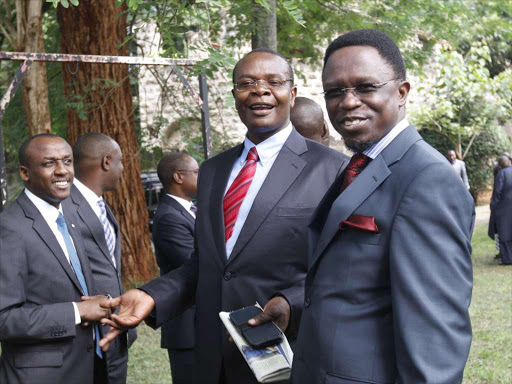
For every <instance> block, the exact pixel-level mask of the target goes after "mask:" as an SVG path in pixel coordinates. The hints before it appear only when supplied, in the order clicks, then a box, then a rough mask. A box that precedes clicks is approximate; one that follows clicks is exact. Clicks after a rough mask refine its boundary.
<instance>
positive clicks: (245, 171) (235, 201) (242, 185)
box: [223, 147, 258, 241]
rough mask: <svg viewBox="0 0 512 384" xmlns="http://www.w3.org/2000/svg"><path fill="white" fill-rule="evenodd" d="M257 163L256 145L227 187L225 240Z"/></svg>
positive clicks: (227, 237) (228, 235)
mask: <svg viewBox="0 0 512 384" xmlns="http://www.w3.org/2000/svg"><path fill="white" fill-rule="evenodd" d="M257 163H258V152H257V151H256V147H252V148H251V149H250V150H249V154H248V155H247V162H246V163H245V165H244V167H243V168H242V169H241V170H240V173H238V175H237V176H236V178H235V180H234V181H233V184H231V187H229V189H228V191H227V193H226V196H224V202H223V208H224V231H225V235H226V241H228V240H229V238H230V237H231V235H232V234H233V228H234V227H235V223H236V218H237V217H238V212H239V211H240V206H241V205H242V202H243V201H244V198H245V195H247V191H248V190H249V187H250V186H251V183H252V179H253V178H254V174H255V173H256V165H257Z"/></svg>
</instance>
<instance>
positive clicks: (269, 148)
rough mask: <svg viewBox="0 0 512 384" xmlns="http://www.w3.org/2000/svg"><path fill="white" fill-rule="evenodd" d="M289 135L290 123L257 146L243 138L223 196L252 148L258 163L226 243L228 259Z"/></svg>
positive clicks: (290, 131)
mask: <svg viewBox="0 0 512 384" xmlns="http://www.w3.org/2000/svg"><path fill="white" fill-rule="evenodd" d="M290 133H292V123H291V122H290V123H289V124H288V125H287V126H286V128H284V129H282V130H281V131H279V132H277V133H276V134H275V135H272V136H270V137H269V138H268V139H267V140H265V141H262V142H261V143H259V144H258V145H256V144H254V143H253V142H252V141H251V140H249V138H248V137H247V136H246V137H245V141H244V149H243V151H242V154H241V155H240V156H239V157H238V159H237V160H236V161H235V164H234V165H233V169H232V170H231V175H230V176H229V180H228V184H227V187H226V190H225V191H224V196H225V195H226V192H227V191H228V190H229V187H231V184H233V181H235V178H236V177H237V176H238V173H239V172H240V170H241V169H242V168H243V166H244V165H245V163H246V162H247V154H248V153H249V150H250V149H251V148H252V147H256V151H257V152H258V162H257V163H256V173H255V174H254V179H253V180H252V183H251V186H250V187H249V190H248V191H247V194H246V195H245V198H244V201H243V202H242V204H241V206H240V211H238V216H237V218H236V222H235V226H234V228H233V234H232V235H231V237H230V238H229V240H228V241H227V242H226V256H227V258H228V259H229V257H230V256H231V252H232V251H233V248H234V247H235V244H236V241H237V240H238V236H239V235H240V232H241V231H242V228H243V226H244V224H245V220H246V219H247V216H248V215H249V211H250V210H251V207H252V204H253V202H254V199H255V198H256V195H257V194H258V192H259V190H260V188H261V186H262V185H263V182H264V181H265V179H266V178H267V175H268V173H269V172H270V169H271V168H272V165H273V164H274V161H276V158H277V155H278V154H279V151H280V150H281V148H282V147H283V145H284V143H285V141H286V140H287V139H288V136H290Z"/></svg>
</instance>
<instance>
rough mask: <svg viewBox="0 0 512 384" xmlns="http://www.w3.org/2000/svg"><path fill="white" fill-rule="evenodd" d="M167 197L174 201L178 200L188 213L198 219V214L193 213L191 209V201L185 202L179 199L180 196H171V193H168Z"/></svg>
mask: <svg viewBox="0 0 512 384" xmlns="http://www.w3.org/2000/svg"><path fill="white" fill-rule="evenodd" d="M166 195H167V196H169V197H172V198H173V199H174V200H176V201H177V202H178V203H180V205H181V206H182V207H183V208H185V209H186V210H187V212H188V213H190V215H192V217H193V218H194V219H195V218H196V213H195V212H193V211H191V210H190V208H191V207H192V202H191V201H188V200H185V199H183V198H181V197H178V196H174V195H171V194H170V193H166Z"/></svg>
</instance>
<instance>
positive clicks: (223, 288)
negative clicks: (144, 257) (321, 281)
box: [142, 130, 347, 384]
mask: <svg viewBox="0 0 512 384" xmlns="http://www.w3.org/2000/svg"><path fill="white" fill-rule="evenodd" d="M241 151H242V145H239V146H236V147H234V148H232V149H230V150H228V151H226V152H224V153H222V154H220V155H218V156H216V157H214V158H212V159H210V160H207V161H205V162H204V163H203V164H202V165H201V169H200V172H199V188H198V189H199V193H198V199H197V201H198V215H197V219H196V242H195V247H196V251H195V252H194V255H193V256H192V258H191V260H190V261H189V262H187V263H185V264H184V265H183V266H182V267H180V268H178V269H177V270H174V271H171V272H169V273H168V274H166V275H164V276H162V277H160V278H158V279H156V280H154V281H152V282H150V283H148V284H147V285H145V286H144V287H143V288H142V289H144V290H145V291H146V292H148V293H149V294H150V295H151V296H152V297H153V298H154V299H155V303H156V311H155V314H156V319H155V322H154V324H153V325H154V326H158V325H161V324H163V323H164V322H165V321H167V320H168V319H169V318H170V317H171V316H172V315H174V314H176V313H180V312H183V311H184V310H185V309H186V308H188V307H190V306H191V305H192V304H194V303H195V304H196V324H195V325H196V340H197V347H196V357H197V360H198V363H199V364H200V366H201V370H200V372H199V375H198V376H199V377H198V381H197V382H198V383H201V384H209V383H212V384H218V383H219V377H220V375H221V367H223V369H224V373H223V374H224V379H225V381H224V382H225V383H228V384H240V383H244V384H245V383H256V379H255V378H254V375H253V374H252V372H251V371H250V369H249V367H248V365H247V363H246V362H245V360H244V359H243V357H242V356H241V354H240V352H239V351H238V349H237V348H236V346H235V344H234V343H230V342H229V341H228V336H227V335H226V330H225V329H224V328H223V326H222V324H221V321H220V318H219V312H221V311H233V310H235V309H240V308H242V307H246V306H250V305H254V303H255V302H256V301H257V302H259V303H260V304H261V305H265V304H266V303H267V301H268V300H269V299H270V298H272V297H273V296H274V295H275V294H276V293H280V294H282V295H283V296H284V297H285V298H286V299H287V300H288V302H289V303H290V306H291V320H290V325H289V327H288V330H287V334H288V336H289V338H290V340H291V342H292V344H293V341H294V340H295V337H296V332H297V328H298V325H299V320H300V316H301V312H302V303H303V297H304V277H305V275H306V262H307V261H306V256H307V255H306V229H307V223H308V222H309V219H310V217H311V215H312V213H313V211H314V210H315V207H316V206H317V205H318V203H319V201H320V199H321V197H322V196H323V194H324V192H325V191H326V189H327V188H328V186H329V185H330V184H331V183H332V181H333V180H334V179H335V178H336V175H337V174H338V173H339V172H340V170H341V167H342V166H343V164H344V162H346V158H347V157H346V156H345V155H342V154H340V153H338V152H336V151H333V150H332V149H329V148H327V147H325V146H323V145H321V144H318V143H316V142H313V141H310V140H307V139H304V138H303V137H302V136H300V135H299V134H298V133H297V132H296V131H295V130H293V131H292V133H291V134H290V136H289V137H288V139H287V141H286V142H285V144H284V146H283V147H282V149H281V151H280V152H279V154H278V156H277V158H276V160H275V162H274V164H273V166H272V169H271V170H270V172H269V174H268V175H267V177H266V179H265V182H264V183H263V185H262V187H261V189H260V191H259V193H258V195H257V196H256V199H255V200H254V203H253V205H252V208H251V210H250V213H249V215H248V217H247V220H246V222H245V225H244V227H243V228H242V231H241V233H240V236H239V237H238V240H237V242H236V244H235V246H234V248H233V251H232V253H231V256H230V258H229V260H228V259H227V258H226V246H225V237H224V217H223V210H222V201H223V198H224V192H225V190H226V186H227V182H228V179H229V176H230V173H231V169H232V167H233V164H234V162H235V161H236V159H237V157H238V156H239V155H240V153H241Z"/></svg>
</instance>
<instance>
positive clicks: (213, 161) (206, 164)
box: [201, 144, 243, 169]
mask: <svg viewBox="0 0 512 384" xmlns="http://www.w3.org/2000/svg"><path fill="white" fill-rule="evenodd" d="M242 145H243V144H238V145H235V146H234V147H232V148H230V149H228V150H226V151H224V152H221V153H219V154H217V155H215V156H213V157H211V158H209V159H207V160H205V161H203V162H202V164H201V168H202V169H203V168H210V167H215V166H216V165H217V164H218V163H219V162H223V161H224V160H225V159H226V158H231V157H233V156H234V154H235V153H236V152H240V151H241V148H242ZM235 157H236V156H235Z"/></svg>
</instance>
